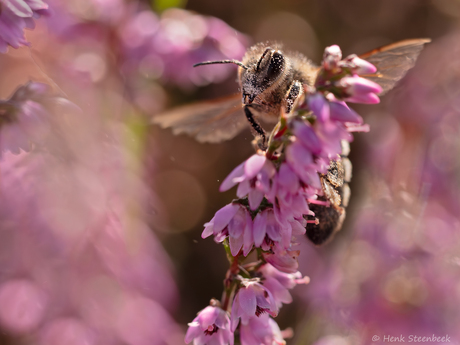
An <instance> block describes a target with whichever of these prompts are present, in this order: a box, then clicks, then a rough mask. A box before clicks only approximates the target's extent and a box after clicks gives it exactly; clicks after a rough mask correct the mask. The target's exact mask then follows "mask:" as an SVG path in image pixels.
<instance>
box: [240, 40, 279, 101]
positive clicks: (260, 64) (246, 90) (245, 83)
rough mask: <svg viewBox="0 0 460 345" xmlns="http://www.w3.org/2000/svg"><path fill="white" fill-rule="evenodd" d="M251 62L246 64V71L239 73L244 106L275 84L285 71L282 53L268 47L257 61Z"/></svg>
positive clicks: (252, 60)
mask: <svg viewBox="0 0 460 345" xmlns="http://www.w3.org/2000/svg"><path fill="white" fill-rule="evenodd" d="M251 62H252V63H251ZM251 62H250V63H249V64H246V65H247V66H248V68H247V69H244V70H241V71H240V81H241V88H242V91H243V103H244V104H250V103H252V102H253V100H254V99H255V98H256V97H257V96H258V95H260V94H261V93H262V92H264V91H265V90H266V89H268V88H269V87H270V86H272V85H273V84H275V83H276V82H277V81H278V80H279V79H281V78H282V76H283V75H284V71H285V69H286V59H285V58H284V56H283V53H282V52H281V51H279V50H276V49H273V48H270V47H268V48H266V49H265V50H264V52H263V53H262V54H261V55H260V56H259V58H258V59H251Z"/></svg>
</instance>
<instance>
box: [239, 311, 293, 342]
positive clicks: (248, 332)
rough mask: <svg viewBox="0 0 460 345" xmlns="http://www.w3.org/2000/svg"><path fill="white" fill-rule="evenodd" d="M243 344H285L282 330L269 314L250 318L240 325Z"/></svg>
mask: <svg viewBox="0 0 460 345" xmlns="http://www.w3.org/2000/svg"><path fill="white" fill-rule="evenodd" d="M240 334H241V345H284V344H286V342H285V341H284V339H283V335H282V334H281V330H280V328H279V326H278V324H277V323H276V321H275V320H273V319H272V318H271V317H270V316H269V315H268V314H263V315H260V316H259V317H253V318H251V319H249V321H248V323H247V324H242V325H241V327H240Z"/></svg>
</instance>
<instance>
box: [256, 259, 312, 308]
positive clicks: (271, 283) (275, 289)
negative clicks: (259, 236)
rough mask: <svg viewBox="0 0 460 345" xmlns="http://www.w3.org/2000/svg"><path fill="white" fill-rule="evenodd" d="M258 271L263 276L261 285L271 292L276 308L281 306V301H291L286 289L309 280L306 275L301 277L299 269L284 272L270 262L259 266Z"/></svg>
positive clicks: (286, 302)
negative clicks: (292, 271)
mask: <svg viewBox="0 0 460 345" xmlns="http://www.w3.org/2000/svg"><path fill="white" fill-rule="evenodd" d="M259 272H261V273H262V276H263V277H264V280H263V285H264V286H265V287H266V288H267V289H268V290H269V291H270V292H271V293H272V295H273V298H274V299H275V302H276V305H277V306H278V308H281V305H282V304H283V303H285V304H288V303H291V302H292V297H291V294H290V293H289V291H288V290H290V289H292V288H294V287H295V286H296V285H297V284H307V283H308V282H309V281H310V279H309V278H308V277H302V274H301V273H300V272H299V271H297V272H295V273H284V272H281V271H279V270H277V269H276V268H275V267H273V266H272V265H270V264H265V265H263V266H262V267H260V268H259Z"/></svg>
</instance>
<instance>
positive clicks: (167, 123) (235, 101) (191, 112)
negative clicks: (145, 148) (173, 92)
mask: <svg viewBox="0 0 460 345" xmlns="http://www.w3.org/2000/svg"><path fill="white" fill-rule="evenodd" d="M242 108H243V104H242V102H241V95H240V94H237V95H232V96H229V97H224V98H219V99H216V100H212V101H205V102H199V103H194V104H189V105H185V106H182V107H178V108H175V109H172V110H170V111H167V112H165V113H162V114H159V115H157V116H155V117H154V118H153V119H152V123H154V124H157V125H160V126H161V127H163V128H172V130H173V133H174V134H180V133H186V134H188V135H191V136H193V137H195V138H196V139H197V140H198V141H199V142H203V143H204V142H206V143H218V142H221V141H224V140H230V139H232V138H234V137H235V136H236V135H237V134H238V133H240V132H241V131H242V130H243V129H244V128H246V127H247V125H248V121H247V120H246V117H245V115H244V113H243V111H242Z"/></svg>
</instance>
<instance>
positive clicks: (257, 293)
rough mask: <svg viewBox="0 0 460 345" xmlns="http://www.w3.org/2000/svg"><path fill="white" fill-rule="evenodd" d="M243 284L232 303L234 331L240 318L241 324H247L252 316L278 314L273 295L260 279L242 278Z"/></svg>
mask: <svg viewBox="0 0 460 345" xmlns="http://www.w3.org/2000/svg"><path fill="white" fill-rule="evenodd" d="M241 284H242V285H243V286H242V287H241V288H240V289H239V290H238V292H237V293H236V296H235V299H234V300H233V305H232V316H231V325H232V327H231V329H232V331H235V329H236V327H237V326H238V322H239V320H240V319H241V324H243V325H247V324H248V322H249V320H250V319H251V318H255V317H259V316H260V315H262V314H264V313H268V314H270V315H271V316H273V317H275V316H276V315H278V307H277V306H276V302H275V300H274V298H273V295H272V294H271V292H270V291H268V290H267V289H266V288H265V287H264V286H263V285H262V284H260V282H259V279H241Z"/></svg>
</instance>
